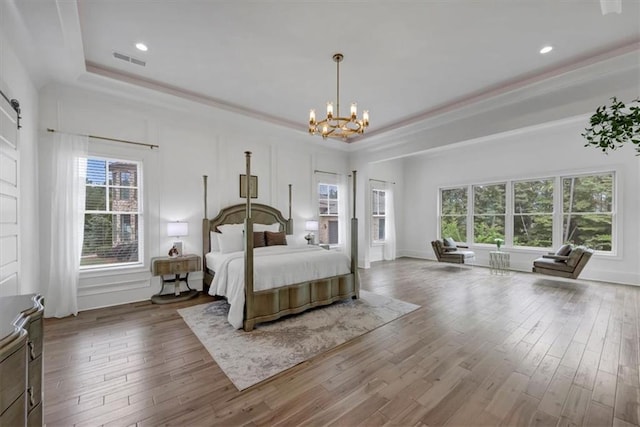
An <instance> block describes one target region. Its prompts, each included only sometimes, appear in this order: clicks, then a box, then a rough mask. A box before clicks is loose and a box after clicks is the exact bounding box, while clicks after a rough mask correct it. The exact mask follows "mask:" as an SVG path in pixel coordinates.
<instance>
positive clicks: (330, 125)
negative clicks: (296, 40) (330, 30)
mask: <svg viewBox="0 0 640 427" xmlns="http://www.w3.org/2000/svg"><path fill="white" fill-rule="evenodd" d="M343 59H344V55H343V54H341V53H336V54H335V55H333V61H334V62H335V63H336V75H337V78H336V109H335V114H334V110H333V102H327V118H325V119H324V120H321V121H317V120H316V110H311V111H310V112H309V133H310V134H311V135H321V136H322V138H323V139H327V138H342V139H343V140H345V141H346V140H347V138H349V137H350V136H351V135H355V134H363V133H364V128H366V127H367V126H369V112H368V111H366V110H365V111H364V112H363V113H362V120H358V105H357V104H356V103H355V102H353V103H352V104H351V114H350V115H349V117H340V62H342V60H343Z"/></svg>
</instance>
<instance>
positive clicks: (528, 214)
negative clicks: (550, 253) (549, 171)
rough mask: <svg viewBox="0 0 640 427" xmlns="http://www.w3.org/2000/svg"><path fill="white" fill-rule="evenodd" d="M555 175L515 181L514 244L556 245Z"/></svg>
mask: <svg viewBox="0 0 640 427" xmlns="http://www.w3.org/2000/svg"><path fill="white" fill-rule="evenodd" d="M553 181H554V180H553V179H538V180H533V181H518V182H514V183H513V245H514V246H529V247H536V248H550V247H552V246H553Z"/></svg>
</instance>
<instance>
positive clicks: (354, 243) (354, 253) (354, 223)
mask: <svg viewBox="0 0 640 427" xmlns="http://www.w3.org/2000/svg"><path fill="white" fill-rule="evenodd" d="M356 175H357V171H353V216H352V217H351V272H352V273H353V281H354V283H353V286H354V288H355V290H356V298H360V277H359V275H358V218H357V216H356Z"/></svg>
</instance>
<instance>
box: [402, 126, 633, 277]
mask: <svg viewBox="0 0 640 427" xmlns="http://www.w3.org/2000/svg"><path fill="white" fill-rule="evenodd" d="M586 123H587V121H586V118H584V117H580V118H576V119H573V120H567V121H564V122H562V123H560V122H558V123H555V124H554V123H548V124H546V125H543V126H538V127H533V128H528V129H521V130H519V131H515V132H509V133H506V134H502V135H496V136H493V137H487V138H483V139H482V141H476V142H469V143H462V144H457V146H454V147H452V148H450V149H442V150H437V151H435V152H433V153H431V154H429V153H427V154H422V155H416V156H412V157H408V158H406V159H405V160H404V174H405V175H404V182H405V195H408V194H411V195H413V196H412V197H405V203H404V220H403V222H404V228H403V239H402V242H403V244H402V246H401V247H399V248H398V250H399V252H400V253H401V254H403V255H407V256H414V257H421V258H428V259H435V256H434V254H433V251H432V250H431V246H430V243H429V242H430V241H431V240H433V239H434V238H435V237H436V236H437V233H438V223H437V200H438V189H439V188H440V187H444V186H455V185H462V184H472V183H478V182H492V181H498V182H499V181H501V180H507V179H519V178H532V177H545V176H557V175H564V174H572V173H581V172H588V171H610V170H613V171H615V172H616V177H617V193H616V194H617V197H618V203H617V207H618V212H617V223H618V234H617V237H618V252H617V254H616V255H615V256H607V255H598V254H596V255H595V256H594V257H593V258H592V259H591V261H590V262H589V264H587V266H586V267H585V269H584V271H583V273H582V275H581V277H583V278H586V279H595V280H606V281H611V282H618V283H627V284H635V285H640V267H639V266H640V262H639V261H640V245H639V244H638V242H639V241H640V240H639V239H638V236H640V222H639V221H638V219H639V218H640V200H639V194H640V167H639V166H640V162H639V161H638V160H639V159H638V157H636V156H635V151H634V150H633V148H632V147H631V146H628V147H624V148H623V149H621V150H618V151H617V152H614V153H611V154H609V155H604V154H603V153H602V152H600V151H599V150H596V149H593V148H590V147H589V148H586V147H584V140H583V138H582V137H581V136H580V133H582V132H583V131H584V128H585V126H586ZM472 249H473V250H474V251H475V252H476V256H477V262H478V264H480V265H488V252H489V250H491V249H489V248H486V247H485V248H483V247H478V246H476V247H472ZM506 249H507V250H508V251H509V252H511V253H512V255H511V265H512V267H514V268H516V269H519V270H523V271H530V270H531V266H532V261H533V260H534V259H535V258H536V257H538V256H539V255H540V254H542V253H544V252H545V251H524V250H515V249H513V248H506Z"/></svg>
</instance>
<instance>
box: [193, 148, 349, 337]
mask: <svg viewBox="0 0 640 427" xmlns="http://www.w3.org/2000/svg"><path fill="white" fill-rule="evenodd" d="M245 159H246V169H247V171H246V174H247V176H251V152H250V151H246V152H245ZM203 178H204V206H205V209H204V219H203V220H202V251H203V257H202V258H203V260H204V262H203V268H204V280H203V290H204V292H207V293H208V291H209V287H210V286H211V282H212V280H213V272H212V271H210V270H209V269H208V268H207V263H206V259H205V256H204V255H206V254H207V253H209V252H210V234H209V233H210V232H211V231H218V228H217V227H218V226H219V225H222V224H241V223H244V229H245V253H244V266H245V271H244V283H245V306H244V323H243V328H244V330H245V331H251V330H252V329H253V327H254V326H255V325H256V324H257V323H260V322H268V321H271V320H276V319H279V318H280V317H282V316H285V315H288V314H295V313H301V312H303V311H305V310H307V309H309V308H312V307H318V306H322V305H328V304H331V303H333V302H335V301H338V300H341V299H346V298H358V297H359V294H360V283H359V282H360V281H359V278H358V220H357V218H355V207H356V171H353V213H354V215H353V217H352V218H351V272H350V273H349V274H345V275H341V276H335V277H328V278H325V279H320V280H315V281H311V282H304V283H297V284H293V285H288V286H282V287H279V288H275V289H268V290H264V291H259V292H258V291H254V290H253V224H254V223H256V224H274V223H279V224H280V230H281V231H286V234H292V232H293V221H292V219H291V185H289V219H286V218H285V217H284V216H283V215H282V213H281V212H280V211H279V210H278V209H276V208H273V207H271V206H267V205H263V204H259V203H253V204H252V203H251V198H250V197H247V201H246V204H238V205H233V206H229V207H226V208H224V209H222V210H221V211H220V212H219V213H218V215H217V216H216V217H215V218H213V219H208V218H207V177H206V176H205V177H203ZM246 186H247V188H246V192H245V194H251V193H250V191H249V180H246Z"/></svg>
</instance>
